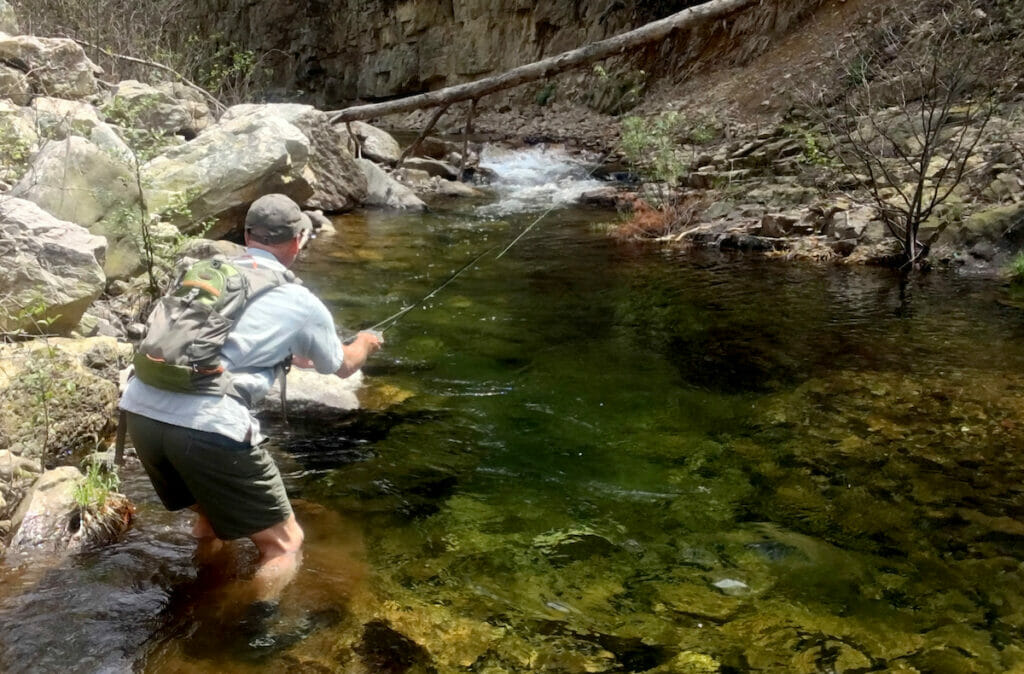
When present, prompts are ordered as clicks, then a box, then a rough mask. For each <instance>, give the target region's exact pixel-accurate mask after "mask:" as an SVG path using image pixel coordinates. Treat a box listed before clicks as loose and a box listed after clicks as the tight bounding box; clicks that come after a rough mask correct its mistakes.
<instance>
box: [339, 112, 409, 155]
mask: <svg viewBox="0 0 1024 674" xmlns="http://www.w3.org/2000/svg"><path fill="white" fill-rule="evenodd" d="M351 127H352V133H353V135H355V137H356V139H357V140H358V141H359V149H357V150H353V151H352V152H353V154H354V155H355V156H356V157H360V158H365V159H370V160H371V161H374V162H377V163H378V164H392V165H393V164H395V163H396V162H397V161H398V159H399V157H401V156H402V147H401V146H400V145H399V144H398V141H397V140H395V138H394V136H392V135H391V134H390V133H388V132H387V131H384V130H382V129H378V128H377V127H375V126H371V125H370V124H367V123H366V122H352V123H351ZM338 130H339V132H340V133H341V136H342V139H343V141H344V143H345V147H351V145H350V143H352V141H351V140H350V138H351V137H350V136H349V134H348V130H347V128H346V126H345V125H344V124H339V125H338Z"/></svg>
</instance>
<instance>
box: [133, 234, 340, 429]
mask: <svg viewBox="0 0 1024 674" xmlns="http://www.w3.org/2000/svg"><path fill="white" fill-rule="evenodd" d="M246 255H247V256H248V257H247V258H246V262H250V263H255V264H257V265H258V266H260V267H266V268H269V269H274V270H276V271H282V272H283V271H285V267H284V265H282V264H281V263H280V262H278V260H277V258H275V257H274V256H273V255H272V254H270V253H269V252H267V251H264V250H260V249H258V248H247V249H246ZM289 355H294V356H299V357H302V358H308V359H310V360H312V361H313V364H314V366H315V367H316V369H317V371H318V372H320V373H322V374H329V373H333V372H336V371H337V370H338V369H339V368H340V367H341V365H342V362H343V361H344V356H345V354H344V350H343V348H342V345H341V340H339V339H338V334H337V331H336V330H335V327H334V319H333V318H332V316H331V313H330V311H328V310H327V307H326V306H324V304H323V302H321V301H320V300H319V299H318V298H317V297H316V296H315V295H313V293H312V292H310V291H309V289H308V288H306V287H304V286H302V285H300V284H298V283H286V284H284V285H281V286H278V287H277V288H274V289H273V290H270V291H268V292H265V293H263V294H262V295H260V296H259V297H257V298H256V299H254V300H252V301H251V302H250V303H249V304H248V305H247V306H246V307H245V310H244V311H243V312H242V315H241V317H240V318H239V319H238V323H237V324H236V325H235V327H234V328H233V329H232V331H231V334H230V335H228V339H227V342H226V343H225V344H224V348H223V349H222V350H221V359H222V361H223V363H224V366H225V368H226V369H227V371H228V372H230V373H231V376H232V378H233V379H232V381H233V382H234V383H235V385H236V386H237V387H239V388H241V389H243V390H244V391H245V392H246V393H247V394H248V395H249V399H250V400H252V401H253V403H256V402H258V401H260V400H262V399H263V398H264V397H265V396H266V395H267V391H269V390H270V387H271V386H273V384H274V368H275V366H276V365H278V364H280V363H281V362H282V361H283V360H284V359H285V358H287V357H288V356H289ZM121 409H123V410H127V411H128V412H133V413H135V414H141V415H143V416H147V417H150V418H151V419H156V420H157V421H163V422H164V423H168V424H174V425H176V426H184V427H186V428H194V429H196V430H200V431H209V432H213V433H219V434H221V435H224V436H227V437H229V438H232V439H233V440H236V441H238V442H242V441H244V440H246V439H248V440H249V441H250V442H252V443H253V444H256V443H258V442H260V441H262V439H263V436H262V435H261V434H260V424H259V421H258V420H257V419H256V418H255V417H254V416H253V415H252V413H251V412H250V411H249V409H247V408H246V407H245V405H243V404H242V403H241V402H240V401H239V400H238V399H236V398H234V397H232V396H228V395H222V396H215V395H199V394H189V393H175V392H172V391H164V390H162V389H158V388H154V387H152V386H149V385H147V384H144V383H143V382H141V381H139V379H138V378H137V377H133V378H132V379H131V381H130V382H129V383H128V386H127V388H126V389H125V392H124V395H122V396H121Z"/></svg>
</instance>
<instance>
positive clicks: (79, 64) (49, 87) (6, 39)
mask: <svg viewBox="0 0 1024 674" xmlns="http://www.w3.org/2000/svg"><path fill="white" fill-rule="evenodd" d="M0 59H2V60H3V61H5V62H7V63H18V64H23V65H24V73H25V75H26V77H28V79H29V81H30V82H31V83H32V89H33V93H36V94H41V95H44V96H56V97H58V98H71V99H81V98H87V97H89V96H92V95H93V94H95V93H96V91H97V84H96V75H97V74H99V73H101V72H102V70H100V69H99V68H98V67H97V66H96V64H94V63H93V62H92V61H90V60H89V58H88V57H87V56H86V55H85V51H84V50H83V49H82V47H81V46H79V45H78V43H76V42H75V41H74V40H71V39H68V38H57V37H52V38H51V37H33V36H30V35H17V36H13V37H12V36H0ZM19 69H20V66H19Z"/></svg>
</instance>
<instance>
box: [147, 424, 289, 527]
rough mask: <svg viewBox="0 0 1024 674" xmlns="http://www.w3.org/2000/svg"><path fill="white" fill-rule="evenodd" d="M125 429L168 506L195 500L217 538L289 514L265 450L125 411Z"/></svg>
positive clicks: (185, 505) (271, 523)
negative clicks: (126, 426) (126, 416)
mask: <svg viewBox="0 0 1024 674" xmlns="http://www.w3.org/2000/svg"><path fill="white" fill-rule="evenodd" d="M128 434H129V435H130V436H131V439H132V443H133V444H134V446H135V451H136V453H137V454H138V455H139V459H140V460H141V461H142V465H143V466H144V467H145V469H146V473H148V474H149V479H150V481H151V482H152V483H153V488H154V489H156V493H157V494H158V495H159V496H160V500H161V501H163V503H164V506H166V507H167V509H168V510H181V509H182V508H188V507H190V506H193V505H196V504H198V505H199V507H200V508H202V510H203V512H204V513H205V514H206V516H207V517H208V518H209V520H210V523H211V524H212V525H213V530H214V531H215V532H216V533H217V536H218V538H221V539H224V540H231V539H234V538H244V537H246V536H250V535H251V534H254V533H256V532H258V531H263V530H264V529H267V528H269V527H272V526H274V525H275V524H280V523H281V522H283V521H285V520H286V519H288V516H289V515H291V514H292V507H291V504H290V503H289V502H288V495H287V494H286V493H285V489H284V483H283V482H282V481H281V474H280V473H279V472H278V470H277V465H276V464H275V463H274V460H273V459H272V458H271V457H270V455H269V454H268V453H267V451H266V450H265V449H261V448H260V447H252V446H251V445H249V443H246V442H236V441H234V440H232V439H231V438H227V437H225V436H223V435H219V434H217V433H207V432H205V431H196V430H193V429H191V428H183V427H181V426H174V425H172V424H165V423H163V422H162V421H156V420H155V419H150V418H149V417H144V416H141V415H138V414H132V413H131V412H129V413H128Z"/></svg>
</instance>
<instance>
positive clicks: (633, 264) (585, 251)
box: [0, 210, 1024, 672]
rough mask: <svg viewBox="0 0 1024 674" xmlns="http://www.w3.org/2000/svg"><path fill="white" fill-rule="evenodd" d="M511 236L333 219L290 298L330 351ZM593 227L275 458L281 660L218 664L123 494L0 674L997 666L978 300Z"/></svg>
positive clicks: (448, 313) (1012, 407)
mask: <svg viewBox="0 0 1024 674" xmlns="http://www.w3.org/2000/svg"><path fill="white" fill-rule="evenodd" d="M534 217H536V214H535V213H534V214H531V213H522V214H520V215H511V216H502V217H500V218H498V217H488V218H475V217H467V216H465V215H457V214H452V213H449V214H445V213H444V212H438V213H435V214H433V215H428V216H416V217H411V216H410V217H385V216H382V215H363V216H348V217H345V218H341V219H339V220H338V226H339V230H340V231H339V234H338V236H336V237H333V238H331V237H324V238H322V239H320V240H318V242H317V244H316V248H315V250H313V251H311V253H310V254H309V255H308V257H307V258H306V259H305V260H303V261H302V263H301V269H300V274H301V275H302V276H303V277H304V278H305V279H306V282H307V284H308V285H310V286H312V287H313V288H314V289H315V290H316V291H317V292H318V293H319V294H320V295H321V296H322V297H324V298H325V300H326V301H327V302H328V303H329V304H330V305H331V306H333V307H335V308H336V309H337V317H338V320H339V323H340V324H341V325H343V326H345V327H346V328H348V329H355V328H358V327H361V326H365V325H370V324H372V323H375V322H377V321H378V320H380V319H381V318H383V317H385V316H387V315H390V314H392V313H394V312H395V311H398V310H399V309H401V308H402V307H403V306H405V305H406V304H407V303H408V302H410V301H411V300H415V299H418V298H419V297H422V296H423V295H425V294H426V293H427V292H428V291H429V290H431V289H432V288H433V287H435V286H436V285H437V284H439V283H440V282H442V281H443V280H444V279H445V278H446V277H447V276H448V275H449V274H450V273H452V272H453V271H454V270H456V269H458V268H459V267H460V266H462V265H463V264H464V263H465V262H467V261H468V260H470V259H472V258H473V257H474V256H476V255H477V254H478V253H479V252H480V251H482V250H486V249H487V248H488V247H490V246H493V245H495V244H497V243H504V242H507V241H509V240H511V238H512V237H513V236H514V235H515V234H516V233H518V232H519V231H521V228H522V227H524V226H526V225H528V224H529V223H530V222H532V220H533V218H534ZM611 217H613V216H609V215H608V214H607V213H598V212H588V211H580V210H560V211H557V212H555V213H553V214H552V215H551V216H549V217H548V218H547V219H545V221H544V222H543V223H541V225H539V226H538V227H537V228H536V229H535V230H534V231H533V232H531V234H530V235H528V236H527V237H525V238H524V239H523V240H522V241H521V242H520V244H519V245H517V246H516V247H515V248H513V249H512V250H511V251H510V252H509V253H508V254H507V255H506V256H505V257H503V258H502V259H500V260H492V259H491V258H490V257H488V258H486V259H484V260H483V261H481V263H480V265H479V266H478V267H476V268H474V269H472V270H470V271H468V272H466V273H465V274H464V275H463V276H462V277H460V278H459V279H458V280H457V281H455V282H454V283H453V284H451V285H450V286H449V287H448V288H447V289H446V290H445V291H444V292H443V293H441V294H439V295H438V296H437V297H435V298H434V299H432V300H430V302H429V303H428V305H427V306H426V307H425V308H424V309H423V310H415V311H412V312H410V313H409V314H408V315H407V316H406V317H405V318H404V319H403V320H402V321H401V322H400V323H399V324H398V325H397V326H395V327H394V328H393V329H391V330H389V331H388V332H387V334H386V338H387V342H388V344H387V348H386V349H385V351H383V352H382V353H381V354H380V355H379V357H378V358H376V359H375V361H374V362H373V364H372V365H371V366H369V367H368V368H367V378H366V390H365V391H364V392H363V400H364V404H365V409H364V410H362V411H360V412H358V413H355V414H352V415H347V416H342V417H339V418H336V419H317V420H306V421H293V424H292V425H291V426H290V427H287V428H284V427H280V426H277V427H275V428H274V431H275V437H276V440H275V451H276V452H277V456H278V459H279V462H280V464H281V466H282V470H283V471H285V473H286V475H287V482H288V485H289V489H290V491H291V493H292V494H293V496H294V497H295V499H296V503H297V512H298V514H299V517H300V519H301V521H302V522H303V524H304V526H305V527H306V529H307V534H308V543H307V546H306V557H305V560H304V565H303V569H302V571H301V573H300V575H299V577H298V579H297V580H296V582H295V583H294V584H293V586H291V587H290V588H289V591H288V594H287V595H286V597H285V601H284V605H283V606H284V608H283V611H284V617H283V618H282V623H283V625H284V627H283V628H282V633H283V634H285V635H287V634H290V633H295V634H300V635H301V636H302V637H304V638H302V639H301V640H297V642H296V643H294V644H288V643H282V644H280V647H278V648H271V649H266V652H262V651H260V652H254V651H253V649H250V648H247V645H246V643H245V642H244V641H241V642H240V641H239V639H238V638H237V635H236V634H235V633H234V631H233V628H232V624H233V623H232V621H233V620H235V619H236V618H237V610H234V609H236V608H237V607H234V606H233V605H232V596H233V595H232V594H231V584H230V583H227V584H225V583H223V582H222V581H221V580H219V579H218V578H215V577H214V578H210V577H206V576H205V575H203V574H198V573H197V572H196V569H195V566H194V565H193V564H192V562H191V559H190V549H191V546H190V543H189V540H188V536H187V526H186V523H185V522H184V521H183V520H182V519H179V518H177V517H175V516H173V515H168V514H166V513H163V512H162V510H161V509H160V508H159V506H158V505H156V504H155V503H154V500H153V497H152V495H151V492H150V491H149V488H148V485H147V483H146V481H145V478H144V477H142V476H140V475H139V474H138V471H137V469H134V470H133V469H130V470H129V475H128V478H129V480H128V484H127V488H128V491H129V494H130V495H131V496H133V498H135V499H136V500H137V501H139V502H140V504H141V512H140V514H139V518H138V526H137V528H136V529H135V530H134V531H133V533H132V534H131V536H130V537H129V539H128V541H126V542H125V543H124V544H123V545H120V546H115V547H113V548H109V549H106V550H103V551H99V552H97V553H93V554H90V555H86V556H83V557H81V558H77V559H74V560H66V561H64V562H62V563H59V564H54V566H53V567H52V568H49V569H41V568H38V567H37V568H35V569H33V570H24V569H23V570H13V571H8V572H7V573H6V574H5V576H4V579H3V590H2V591H0V594H2V595H3V597H4V598H3V599H2V601H0V643H2V645H3V646H2V649H0V663H2V664H3V667H2V669H3V670H4V671H26V672H27V671H33V672H34V671H82V672H93V671H128V670H131V669H134V670H136V671H145V672H186V671H189V672H192V671H209V672H216V671H240V672H241V671H342V672H364V671H365V672H378V671H389V672H390V671H393V672H401V671H410V672H425V671H432V670H436V671H440V672H448V671H489V672H500V671H529V670H537V671H554V672H586V671H589V672H594V671H597V672H601V671H609V672H612V671H620V672H621V671H661V672H711V671H733V672H737V671H780V672H781V671H806V672H819V671H820V672H828V671H901V670H902V671H914V670H917V671H922V672H942V671H949V672H963V671H980V672H1003V671H1012V670H1013V669H1014V668H1015V667H1021V666H1024V650H1022V647H1024V637H1022V636H1021V635H1022V631H1021V628H1022V627H1024V577H1022V567H1021V564H1022V561H1024V545H1022V543H1024V522H1022V518H1024V495H1022V486H1021V485H1022V484H1024V474H1022V473H1024V471H1022V469H1021V468H1020V467H1019V466H1018V464H1019V459H1018V453H1019V451H1020V450H1019V449H1018V448H1019V447H1021V442H1022V441H1024V417H1022V415H1024V377H1022V376H1021V375H1020V374H1019V373H1021V372H1022V371H1024V370H1022V365H1024V348H1022V347H1021V344H1022V343H1024V342H1022V341H1021V338H1022V337H1024V334H1022V330H1021V316H1020V313H1019V310H1017V309H1013V308H1009V307H1006V306H1003V305H1002V304H1000V303H999V300H1000V299H1002V297H1003V289H1002V288H1000V287H998V286H997V285H994V284H993V283H991V282H987V281H968V280H963V279H955V278H950V277H944V276H941V275H932V276H928V277H925V278H922V279H916V280H914V281H912V282H911V283H909V284H907V285H905V286H902V287H901V284H900V283H899V282H898V280H897V279H896V278H895V277H893V276H892V275H890V274H888V273H886V272H883V271H878V270H863V269H852V270H848V269H834V268H818V267H811V266H787V265H784V264H781V263H778V262H771V261H761V260H757V259H750V258H726V257H721V256H717V255H715V256H700V255H696V256H695V255H692V254H680V253H670V252H664V251H659V250H657V249H654V248H648V247H637V246H630V245H624V244H621V243H617V242H615V241H613V240H610V239H608V238H607V237H606V236H605V235H604V233H603V232H602V231H601V228H600V226H598V225H599V223H602V222H607V221H608V220H609V219H611ZM239 553H240V556H241V558H242V560H241V561H240V562H239V563H238V565H237V568H244V566H245V563H244V562H245V557H246V555H247V554H248V549H247V548H245V547H244V546H241V547H240V551H239ZM233 610H234V612H233Z"/></svg>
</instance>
